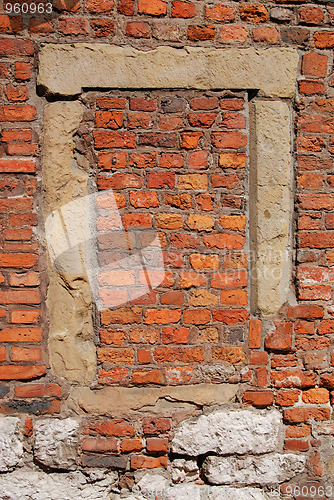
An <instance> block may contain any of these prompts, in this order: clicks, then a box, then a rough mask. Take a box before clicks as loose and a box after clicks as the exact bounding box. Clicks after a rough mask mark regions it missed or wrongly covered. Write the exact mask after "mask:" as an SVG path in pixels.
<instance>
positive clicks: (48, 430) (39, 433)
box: [34, 418, 79, 469]
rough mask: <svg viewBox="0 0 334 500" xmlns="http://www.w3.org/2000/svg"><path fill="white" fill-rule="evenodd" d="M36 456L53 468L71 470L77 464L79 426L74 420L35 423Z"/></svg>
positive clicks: (50, 420) (52, 420) (49, 419)
mask: <svg viewBox="0 0 334 500" xmlns="http://www.w3.org/2000/svg"><path fill="white" fill-rule="evenodd" d="M34 427H35V441H34V456H35V458H36V459H37V460H38V462H40V463H42V464H44V465H46V466H48V467H52V468H56V469H57V468H60V469H71V468H73V467H74V466H75V464H76V458H77V442H78V430H79V424H78V422H77V421H76V420H74V419H72V418H66V419H62V420H60V419H54V418H45V419H42V420H37V421H36V423H35V426H34Z"/></svg>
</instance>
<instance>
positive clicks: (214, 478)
mask: <svg viewBox="0 0 334 500" xmlns="http://www.w3.org/2000/svg"><path fill="white" fill-rule="evenodd" d="M305 460H306V459H305V456H303V455H295V454H291V453H290V454H284V455H280V454H278V453H277V454H274V455H264V456H259V457H256V456H248V457H246V458H238V457H207V458H206V459H205V460H204V462H203V469H202V470H203V473H204V475H205V477H206V478H207V480H208V481H209V482H210V483H212V484H233V485H237V484H240V485H247V484H258V485H263V486H265V485H274V484H279V483H282V482H283V481H289V479H291V478H293V477H294V476H295V475H296V474H298V473H300V472H302V471H303V470H304V468H305Z"/></svg>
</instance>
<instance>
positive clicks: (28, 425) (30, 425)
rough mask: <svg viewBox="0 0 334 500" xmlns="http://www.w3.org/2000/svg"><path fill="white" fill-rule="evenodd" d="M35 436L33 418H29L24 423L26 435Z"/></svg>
mask: <svg viewBox="0 0 334 500" xmlns="http://www.w3.org/2000/svg"><path fill="white" fill-rule="evenodd" d="M32 434H33V422H32V418H30V417H27V418H26V419H25V421H24V435H25V436H27V437H30V436H32Z"/></svg>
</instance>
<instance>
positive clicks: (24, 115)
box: [0, 104, 36, 122]
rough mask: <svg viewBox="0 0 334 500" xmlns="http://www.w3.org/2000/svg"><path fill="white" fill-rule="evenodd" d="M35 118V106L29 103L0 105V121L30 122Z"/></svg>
mask: <svg viewBox="0 0 334 500" xmlns="http://www.w3.org/2000/svg"><path fill="white" fill-rule="evenodd" d="M35 119H36V108H35V106H32V105H31V104H7V105H3V106H0V121H2V122H31V121H33V120H35Z"/></svg>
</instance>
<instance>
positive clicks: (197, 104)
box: [190, 97, 219, 111]
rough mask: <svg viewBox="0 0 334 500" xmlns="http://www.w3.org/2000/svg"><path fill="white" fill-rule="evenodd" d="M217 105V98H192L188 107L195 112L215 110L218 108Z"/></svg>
mask: <svg viewBox="0 0 334 500" xmlns="http://www.w3.org/2000/svg"><path fill="white" fill-rule="evenodd" d="M218 104H219V101H218V98H217V97H194V99H192V100H191V101H190V107H191V108H192V109H194V110H196V111H198V110H211V109H215V108H217V107H218Z"/></svg>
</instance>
